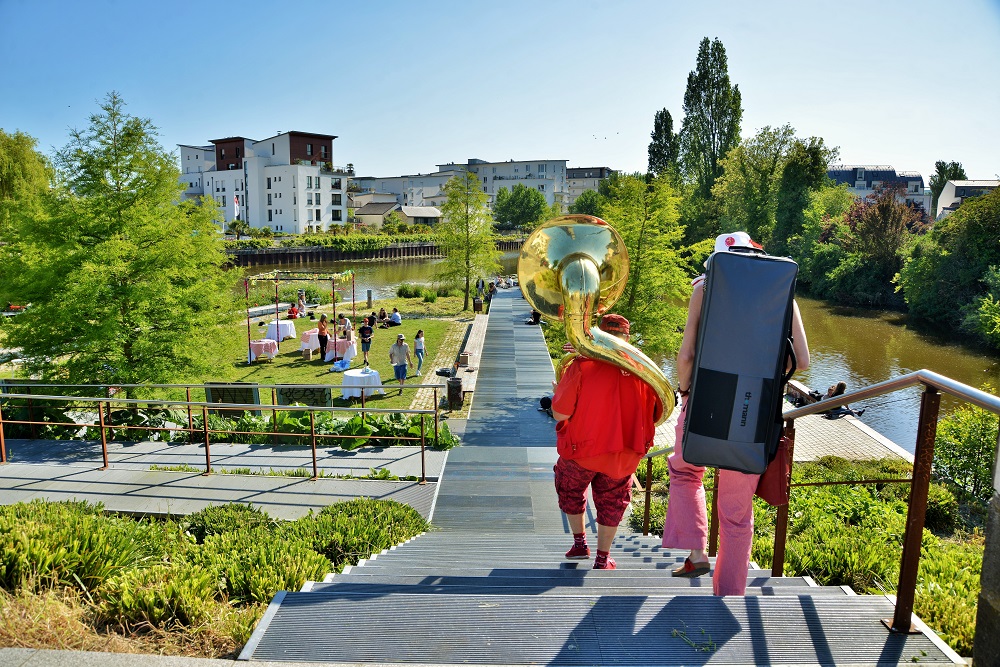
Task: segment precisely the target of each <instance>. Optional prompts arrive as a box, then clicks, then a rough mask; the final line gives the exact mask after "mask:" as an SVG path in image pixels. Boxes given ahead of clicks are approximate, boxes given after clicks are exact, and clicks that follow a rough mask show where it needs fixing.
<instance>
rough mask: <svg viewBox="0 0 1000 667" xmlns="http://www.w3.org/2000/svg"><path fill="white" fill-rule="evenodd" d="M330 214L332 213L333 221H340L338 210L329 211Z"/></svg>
mask: <svg viewBox="0 0 1000 667" xmlns="http://www.w3.org/2000/svg"><path fill="white" fill-rule="evenodd" d="M331 213H333V218H332V219H333V220H340V219H341V218H340V209H337V210H336V211H331Z"/></svg>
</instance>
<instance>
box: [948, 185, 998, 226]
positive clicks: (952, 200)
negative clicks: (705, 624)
mask: <svg viewBox="0 0 1000 667" xmlns="http://www.w3.org/2000/svg"><path fill="white" fill-rule="evenodd" d="M997 188H1000V180H978V181H976V180H965V181H948V182H947V183H945V184H944V188H943V189H942V190H941V196H939V197H938V206H937V215H936V216H935V217H934V219H935V220H940V219H941V218H944V217H947V216H949V215H951V214H952V213H954V212H955V209H957V208H958V207H959V206H961V205H962V202H964V201H965V200H966V199H969V198H970V197H981V196H983V195H985V194H986V193H988V192H992V191H993V190H996V189H997Z"/></svg>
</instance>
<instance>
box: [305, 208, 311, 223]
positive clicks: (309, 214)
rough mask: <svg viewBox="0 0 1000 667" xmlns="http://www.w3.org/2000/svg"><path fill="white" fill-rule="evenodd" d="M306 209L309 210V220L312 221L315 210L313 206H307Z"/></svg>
mask: <svg viewBox="0 0 1000 667" xmlns="http://www.w3.org/2000/svg"><path fill="white" fill-rule="evenodd" d="M306 211H308V212H309V222H312V219H313V210H312V209H311V208H307V209H306Z"/></svg>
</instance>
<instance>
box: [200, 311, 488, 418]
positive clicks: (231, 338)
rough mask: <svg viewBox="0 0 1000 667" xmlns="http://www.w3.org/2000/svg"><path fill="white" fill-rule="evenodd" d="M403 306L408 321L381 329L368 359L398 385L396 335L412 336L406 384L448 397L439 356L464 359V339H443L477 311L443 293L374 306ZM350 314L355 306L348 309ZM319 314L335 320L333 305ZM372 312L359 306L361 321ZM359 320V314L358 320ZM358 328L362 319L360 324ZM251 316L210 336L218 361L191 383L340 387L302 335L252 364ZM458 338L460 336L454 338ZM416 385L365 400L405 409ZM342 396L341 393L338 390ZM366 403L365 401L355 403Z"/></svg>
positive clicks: (357, 362) (266, 399) (307, 324)
mask: <svg viewBox="0 0 1000 667" xmlns="http://www.w3.org/2000/svg"><path fill="white" fill-rule="evenodd" d="M394 307H395V308H399V312H400V313H401V314H402V316H403V324H402V325H401V326H398V327H393V328H391V329H378V328H376V329H375V336H374V338H373V340H372V348H371V351H370V352H369V355H368V359H369V362H370V365H371V367H372V368H374V369H375V370H377V371H378V372H379V374H380V375H381V377H382V383H383V384H385V385H389V384H390V383H392V384H395V380H394V379H393V369H392V365H391V364H390V363H389V347H390V346H391V345H392V344H393V343H395V341H396V335H397V334H399V333H402V334H404V335H405V336H406V342H407V344H408V345H409V346H410V356H411V358H412V360H413V364H414V365H413V366H411V367H410V368H409V369H408V371H409V373H408V376H407V381H406V386H407V387H409V386H411V385H417V384H421V383H426V384H439V385H441V386H442V390H441V392H440V395H441V396H444V395H445V391H444V389H443V387H444V384H445V378H443V377H439V376H436V375H434V364H433V360H434V359H435V357H438V356H439V353H443V354H445V355H446V358H447V359H448V364H449V365H450V363H453V362H454V360H455V359H457V358H458V352H459V350H458V346H459V345H460V344H461V339H462V337H461V336H459V337H458V338H457V341H453V343H452V344H451V345H450V346H449V347H451V348H453V349H446V350H442V349H441V344H442V341H445V340H446V338H447V336H448V333H449V331H452V330H454V329H459V330H461V329H463V328H465V327H467V326H468V324H469V323H468V321H463V320H466V319H470V320H471V318H472V315H473V314H472V312H471V311H467V312H465V313H463V312H462V310H461V308H462V298H461V297H439V298H438V299H437V301H436V302H434V303H425V302H424V301H423V300H422V299H421V298H419V297H417V298H412V299H403V298H393V299H383V300H380V301H377V302H375V304H374V309H375V311H376V312H377V311H378V309H379V308H385V309H386V312H392V309H393V308H394ZM342 310H343V311H344V312H346V313H348V315H349V314H350V306H347V307H345V308H342ZM316 312H317V317H318V315H319V313H324V312H325V313H327V316H328V318H327V319H331V318H332V314H333V309H332V308H331V307H330V306H329V305H327V306H321V307H320V308H318V309H317V310H316ZM370 312H371V311H370V310H369V309H367V307H366V304H363V303H362V304H359V307H358V311H357V315H358V317H357V319H358V320H360V318H361V316H362V315H363V314H368V313H370ZM271 319H273V316H271V317H261V318H253V319H251V321H250V334H251V337H252V338H253V339H258V338H261V337H263V335H264V330H265V327H263V326H259V325H258V322H269V321H271ZM352 321H353V318H352ZM294 322H295V331H296V333H297V334H299V335H301V334H302V333H303V332H305V331H307V330H309V329H312V328H315V327H316V321H315V320H310V319H309V318H300V319H297V320H294ZM354 327H355V331H357V328H358V322H354ZM418 329H423V330H424V339H425V340H426V343H425V345H426V347H427V355H426V357H425V359H424V367H423V377H419V378H418V377H416V375H415V373H416V361H417V359H416V355H415V354H413V338H414V336H415V335H416V333H417V330H418ZM246 333H247V331H246V320H245V319H243V320H238V321H236V322H235V323H230V324H224V325H220V326H219V327H218V331H216V332H215V333H214V335H212V336H211V337H206V339H204V344H205V345H206V346H207V347H209V348H210V351H211V355H212V357H213V358H214V359H215V360H216V361H217V363H216V366H215V368H214V369H213V371H212V372H210V373H208V374H207V375H205V376H204V377H199V378H186V380H187V381H189V382H203V381H206V380H209V381H222V382H255V383H258V384H330V385H334V386H340V383H341V374H340V373H331V372H330V367H331V366H332V364H331V363H326V362H322V361H319V360H318V359H315V358H314V359H313V360H312V361H306V360H305V359H303V358H302V353H301V352H300V350H299V340H298V338H296V339H294V340H285V341H284V342H282V343H281V344H280V348H279V352H278V356H277V357H275V359H274V361H271V362H259V363H257V362H255V363H254V364H252V365H248V364H247V341H246ZM452 338H453V339H454V338H455V336H452ZM357 347H358V354H357V356H356V357H354V359H353V360H352V361H351V368H359V367H361V366H363V364H364V356H363V355H362V354H361V344H360V342H359V343H357ZM415 392H416V390H415V389H407V390H404V392H403V395H402V396H398V395H396V394H397V392H396V391H394V390H388V389H387V390H386V395H385V396H378V395H376V396H374V397H371V398H369V399H365V404H366V405H367V406H370V407H378V408H405V407H409V405H410V404H411V402H412V400H413V397H414V394H415ZM334 393H335V395H336V392H334ZM260 398H261V402H262V403H270V400H271V396H270V394H269V392H267V391H266V390H262V391H261V397H260ZM334 403H335V405H347V404H348V401H341V399H339V398H338V399H336V400H335V402H334ZM355 403H356V404H360V401H355Z"/></svg>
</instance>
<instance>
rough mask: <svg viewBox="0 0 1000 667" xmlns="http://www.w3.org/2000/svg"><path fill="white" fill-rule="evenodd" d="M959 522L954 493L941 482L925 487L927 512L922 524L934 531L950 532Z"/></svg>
mask: <svg viewBox="0 0 1000 667" xmlns="http://www.w3.org/2000/svg"><path fill="white" fill-rule="evenodd" d="M959 524H960V519H959V513H958V500H956V499H955V494H953V493H952V492H951V491H949V490H948V488H947V487H945V486H943V485H941V484H931V485H930V486H929V487H928V489H927V513H926V514H925V515H924V525H925V526H926V527H927V529H928V530H933V531H934V532H936V533H951V532H952V531H954V530H955V529H956V528H957V527H958V526H959Z"/></svg>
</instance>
